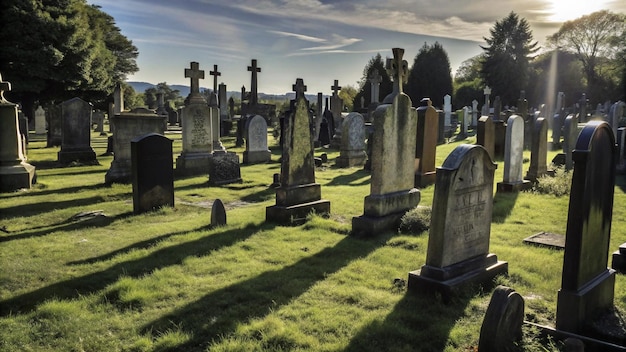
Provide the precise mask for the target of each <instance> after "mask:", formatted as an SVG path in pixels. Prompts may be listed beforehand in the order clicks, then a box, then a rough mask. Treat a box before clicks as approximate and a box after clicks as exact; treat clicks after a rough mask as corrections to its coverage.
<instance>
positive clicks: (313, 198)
mask: <svg viewBox="0 0 626 352" xmlns="http://www.w3.org/2000/svg"><path fill="white" fill-rule="evenodd" d="M293 90H294V91H295V92H296V97H295V99H294V100H292V101H291V110H290V114H289V116H288V118H286V119H285V129H284V131H285V137H284V141H283V150H282V159H281V165H280V187H278V188H276V205H273V206H270V207H267V208H266V210H265V218H266V220H267V221H271V222H277V223H282V224H290V223H297V222H301V221H302V220H303V219H305V218H306V216H307V215H308V214H309V213H311V212H315V213H317V214H328V213H330V202H329V201H327V200H324V199H322V188H321V185H320V184H319V183H315V164H314V160H313V137H312V133H311V132H312V131H311V122H310V121H311V117H310V112H309V102H308V101H307V100H306V98H305V96H304V92H305V91H306V86H305V85H304V82H303V80H302V79H301V78H298V79H297V80H296V84H294V85H293Z"/></svg>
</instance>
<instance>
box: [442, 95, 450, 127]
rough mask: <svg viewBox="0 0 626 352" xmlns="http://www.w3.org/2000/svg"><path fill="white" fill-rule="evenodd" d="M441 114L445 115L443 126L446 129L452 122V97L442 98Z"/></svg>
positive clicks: (445, 96)
mask: <svg viewBox="0 0 626 352" xmlns="http://www.w3.org/2000/svg"><path fill="white" fill-rule="evenodd" d="M443 113H444V114H445V120H444V124H445V126H446V127H448V126H451V124H452V121H451V117H452V97H451V96H450V94H446V95H444V96H443Z"/></svg>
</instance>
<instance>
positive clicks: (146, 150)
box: [130, 133, 174, 214]
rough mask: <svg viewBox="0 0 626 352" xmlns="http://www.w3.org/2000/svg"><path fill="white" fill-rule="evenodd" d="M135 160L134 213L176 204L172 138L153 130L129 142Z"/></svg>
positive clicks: (133, 170) (133, 171)
mask: <svg viewBox="0 0 626 352" xmlns="http://www.w3.org/2000/svg"><path fill="white" fill-rule="evenodd" d="M130 149H131V159H132V183H133V212H134V213H135V214H139V213H143V212H147V211H151V210H153V209H158V208H161V207H164V206H170V207H173V206H174V170H173V168H172V140H171V139H169V138H167V137H165V136H163V135H160V134H157V133H151V134H147V135H144V136H141V137H138V138H135V139H133V140H132V141H131V142H130Z"/></svg>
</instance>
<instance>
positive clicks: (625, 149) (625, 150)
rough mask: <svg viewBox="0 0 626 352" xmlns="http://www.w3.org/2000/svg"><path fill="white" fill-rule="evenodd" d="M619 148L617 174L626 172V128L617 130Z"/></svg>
mask: <svg viewBox="0 0 626 352" xmlns="http://www.w3.org/2000/svg"><path fill="white" fill-rule="evenodd" d="M617 148H618V150H619V152H618V157H617V166H616V169H617V173H619V174H623V173H625V172H626V127H620V128H618V129H617Z"/></svg>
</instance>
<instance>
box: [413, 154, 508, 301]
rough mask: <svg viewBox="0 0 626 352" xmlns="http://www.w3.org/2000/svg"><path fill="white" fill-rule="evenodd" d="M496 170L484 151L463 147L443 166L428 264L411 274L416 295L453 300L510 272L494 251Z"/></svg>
mask: <svg viewBox="0 0 626 352" xmlns="http://www.w3.org/2000/svg"><path fill="white" fill-rule="evenodd" d="M496 167H497V165H496V164H494V163H493V162H492V161H491V158H490V157H489V154H487V151H486V150H485V149H484V148H483V147H481V146H478V145H469V144H461V145H459V146H458V147H456V148H455V149H454V150H453V151H452V153H450V155H449V156H448V157H447V158H446V160H445V161H444V163H443V165H442V166H441V167H439V168H437V181H436V183H435V193H434V196H433V207H432V215H431V221H430V230H429V231H430V232H429V235H428V250H427V254H426V264H425V265H424V266H422V268H421V270H416V271H413V272H410V273H409V280H408V289H409V290H410V291H415V292H424V293H429V292H430V293H431V292H439V293H441V294H442V295H443V296H444V297H450V296H451V295H453V294H454V292H455V291H457V290H458V289H460V288H462V287H465V286H467V285H474V284H489V283H491V282H492V280H493V278H494V277H495V276H497V275H501V274H506V273H507V272H508V263H506V262H502V261H498V258H497V256H496V255H495V254H493V253H489V238H490V233H491V216H492V210H493V177H494V171H495V169H496Z"/></svg>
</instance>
